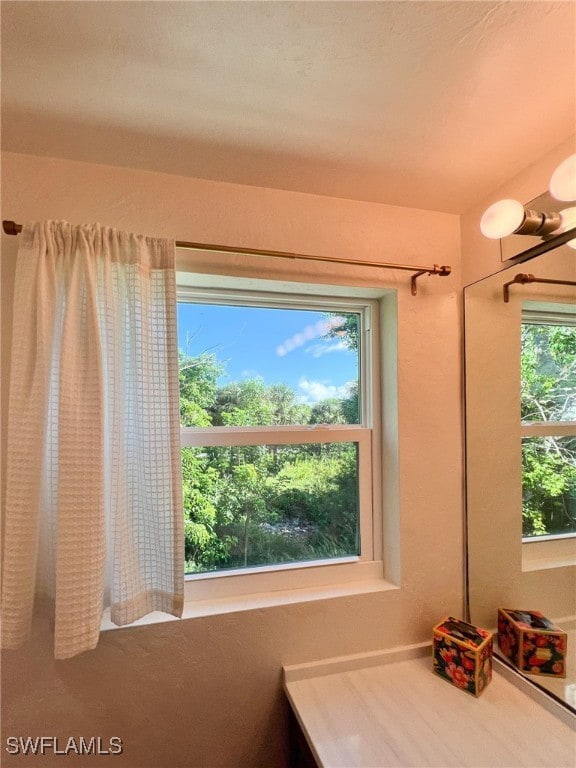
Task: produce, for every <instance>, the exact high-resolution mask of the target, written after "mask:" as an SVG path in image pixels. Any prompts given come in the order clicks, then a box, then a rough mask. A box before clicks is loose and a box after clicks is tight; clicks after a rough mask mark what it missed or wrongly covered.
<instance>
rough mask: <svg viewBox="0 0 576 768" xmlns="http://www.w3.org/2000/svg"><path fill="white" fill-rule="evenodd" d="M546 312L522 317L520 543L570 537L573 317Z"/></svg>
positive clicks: (570, 312) (574, 518)
mask: <svg viewBox="0 0 576 768" xmlns="http://www.w3.org/2000/svg"><path fill="white" fill-rule="evenodd" d="M550 307H552V308H553V309H552V310H549V309H542V308H540V309H537V310H536V309H525V310H524V311H523V315H522V347H521V350H522V352H521V395H522V397H521V418H522V425H521V435H522V477H523V489H522V491H523V494H522V495H523V505H522V533H523V538H524V540H525V541H526V540H534V539H538V540H542V537H545V538H547V537H550V536H566V535H572V536H573V535H575V534H576V316H575V315H574V308H573V307H572V308H570V307H568V306H566V307H565V308H560V307H559V305H550ZM559 309H562V311H559Z"/></svg>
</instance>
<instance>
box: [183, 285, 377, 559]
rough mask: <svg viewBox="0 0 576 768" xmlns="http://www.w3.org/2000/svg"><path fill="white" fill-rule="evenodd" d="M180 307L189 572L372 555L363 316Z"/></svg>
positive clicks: (324, 309)
mask: <svg viewBox="0 0 576 768" xmlns="http://www.w3.org/2000/svg"><path fill="white" fill-rule="evenodd" d="M181 298H182V299H183V300H182V301H181V302H180V303H179V347H180V411H181V424H182V445H183V448H182V470H183V491H184V510H185V558H186V572H187V573H192V574H193V573H207V572H220V571H228V570H230V569H238V568H253V567H258V566H273V565H274V566H277V565H282V564H295V563H306V562H311V561H319V560H333V559H336V558H356V559H362V558H366V557H368V556H369V555H370V553H371V542H370V536H369V530H368V529H369V521H370V519H371V491H370V487H369V486H370V484H371V473H370V472H368V474H367V469H370V470H371V459H370V456H371V439H372V429H371V428H370V427H369V426H368V424H369V422H370V420H371V418H372V411H371V407H370V402H369V395H368V392H369V388H368V387H367V386H366V370H367V361H368V358H369V344H366V343H365V342H364V341H363V338H364V337H365V336H366V335H367V332H368V325H369V324H368V315H369V312H370V310H369V308H368V307H366V306H364V305H361V304H357V305H356V306H354V305H350V303H344V304H343V305H341V306H337V305H334V304H330V303H327V302H326V301H325V300H316V301H312V300H310V301H309V302H307V305H306V306H301V305H299V304H297V303H295V302H294V300H290V299H289V298H287V299H286V300H284V301H282V300H279V299H275V301H274V302H273V303H271V302H267V301H266V300H265V299H258V297H256V298H254V297H250V296H248V295H246V294H242V295H235V296H232V295H230V294H226V296H225V297H223V298H221V299H216V298H214V296H211V297H210V298H209V299H207V298H206V297H204V296H203V294H202V293H201V292H188V293H187V294H182V297H181Z"/></svg>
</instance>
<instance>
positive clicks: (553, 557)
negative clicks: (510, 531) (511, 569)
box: [522, 536, 576, 571]
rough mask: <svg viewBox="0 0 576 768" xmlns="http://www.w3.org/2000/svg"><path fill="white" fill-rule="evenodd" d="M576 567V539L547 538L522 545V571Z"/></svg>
mask: <svg viewBox="0 0 576 768" xmlns="http://www.w3.org/2000/svg"><path fill="white" fill-rule="evenodd" d="M570 566H576V537H575V536H562V537H556V538H552V537H550V538H549V537H547V538H546V540H542V541H536V540H533V541H525V542H524V543H523V544H522V570H523V571H543V570H549V569H552V568H567V567H570Z"/></svg>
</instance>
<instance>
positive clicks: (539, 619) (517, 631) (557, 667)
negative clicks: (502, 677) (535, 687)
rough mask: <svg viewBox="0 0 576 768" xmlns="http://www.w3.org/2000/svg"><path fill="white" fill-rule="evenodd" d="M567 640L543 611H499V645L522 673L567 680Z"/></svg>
mask: <svg viewBox="0 0 576 768" xmlns="http://www.w3.org/2000/svg"><path fill="white" fill-rule="evenodd" d="M567 640H568V637H567V635H566V632H564V630H562V629H560V627H557V626H555V625H554V623H553V622H552V621H550V619H547V618H546V617H545V616H543V615H542V614H541V613H540V611H522V610H518V609H516V608H499V609H498V645H499V647H500V650H501V651H502V653H503V654H504V656H506V658H508V659H510V661H511V662H512V663H513V664H515V665H516V666H517V667H518V669H520V670H521V671H522V672H527V673H529V674H532V675H551V676H553V677H566V643H567Z"/></svg>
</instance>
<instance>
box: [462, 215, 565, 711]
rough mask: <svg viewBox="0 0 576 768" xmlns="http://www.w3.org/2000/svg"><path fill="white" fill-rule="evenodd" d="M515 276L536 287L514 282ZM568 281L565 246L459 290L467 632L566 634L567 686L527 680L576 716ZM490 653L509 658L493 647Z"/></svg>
mask: <svg viewBox="0 0 576 768" xmlns="http://www.w3.org/2000/svg"><path fill="white" fill-rule="evenodd" d="M534 202H536V201H534ZM527 247H529V246H527ZM519 273H521V274H529V275H533V276H534V277H535V278H536V281H535V282H513V280H514V277H515V276H516V275H517V274H519ZM539 280H543V281H545V282H539ZM566 282H572V283H576V250H574V249H572V248H571V247H569V246H567V245H561V246H559V247H557V248H555V249H553V250H550V251H549V252H547V253H544V254H541V255H538V256H535V257H534V258H531V259H530V260H529V261H523V262H522V263H518V260H515V261H514V263H513V265H512V266H509V267H507V268H504V269H502V270H501V271H500V272H498V273H496V274H493V275H490V276H489V277H486V278H484V279H483V280H480V281H478V282H476V283H474V284H472V285H469V286H467V287H466V288H465V289H464V327H465V376H466V384H465V389H466V472H467V546H468V597H469V610H470V620H471V621H472V623H474V624H477V625H479V626H481V627H485V628H487V629H491V630H492V631H496V626H497V611H498V608H509V609H516V610H521V611H539V612H541V613H542V614H543V615H544V616H545V617H547V618H549V619H551V620H553V621H554V622H555V623H556V624H558V625H559V626H560V627H561V628H562V629H563V630H565V631H566V632H567V634H568V652H567V654H566V661H567V664H566V677H560V676H544V675H542V674H537V667H532V669H531V671H530V672H529V673H526V676H527V677H528V678H529V679H530V680H531V681H532V682H535V683H536V684H538V685H541V686H542V687H544V688H545V689H546V690H547V691H548V692H549V693H550V694H551V695H552V696H554V697H555V698H557V699H559V700H560V701H562V703H564V704H565V705H566V706H568V707H571V708H572V709H574V711H575V712H576V348H575V346H574V345H575V344H576V287H575V285H566V284H565V283H566ZM505 288H507V291H508V301H505V299H504V290H505ZM494 652H495V654H496V655H499V656H500V657H501V658H504V657H503V655H502V650H501V649H499V647H498V642H497V641H496V638H495V642H494Z"/></svg>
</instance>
